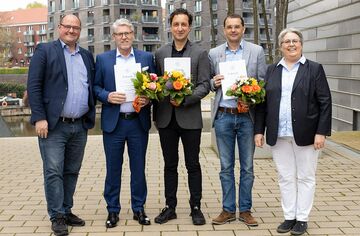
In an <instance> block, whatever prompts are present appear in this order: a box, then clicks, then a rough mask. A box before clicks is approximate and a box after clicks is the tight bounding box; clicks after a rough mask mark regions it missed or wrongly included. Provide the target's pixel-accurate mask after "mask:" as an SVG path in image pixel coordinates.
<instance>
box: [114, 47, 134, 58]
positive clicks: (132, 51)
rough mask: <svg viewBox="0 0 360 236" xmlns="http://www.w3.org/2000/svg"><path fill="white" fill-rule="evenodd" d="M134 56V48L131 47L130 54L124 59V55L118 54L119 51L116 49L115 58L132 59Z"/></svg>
mask: <svg viewBox="0 0 360 236" xmlns="http://www.w3.org/2000/svg"><path fill="white" fill-rule="evenodd" d="M132 56H134V48H133V47H131V51H130V54H129V56H127V57H125V56H124V55H122V54H121V53H120V52H119V49H118V48H116V57H122V58H128V57H132Z"/></svg>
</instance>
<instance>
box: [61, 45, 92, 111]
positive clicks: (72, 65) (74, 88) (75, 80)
mask: <svg viewBox="0 0 360 236" xmlns="http://www.w3.org/2000/svg"><path fill="white" fill-rule="evenodd" d="M60 42H61V45H62V48H63V52H64V56H65V63H66V71H67V78H68V87H67V96H66V100H65V104H64V107H63V110H62V112H61V116H62V117H67V118H80V117H82V116H83V115H85V114H86V113H87V112H88V111H89V105H88V101H89V83H88V74H87V70H86V66H85V64H84V61H83V59H82V57H81V54H80V53H79V45H76V49H75V51H74V52H70V50H69V47H68V46H67V45H66V44H65V43H64V42H62V41H61V40H60Z"/></svg>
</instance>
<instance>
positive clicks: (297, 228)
mask: <svg viewBox="0 0 360 236" xmlns="http://www.w3.org/2000/svg"><path fill="white" fill-rule="evenodd" d="M306 229H307V222H305V221H296V224H295V225H294V227H293V228H292V230H291V231H290V234H291V235H302V234H303V233H305V231H306Z"/></svg>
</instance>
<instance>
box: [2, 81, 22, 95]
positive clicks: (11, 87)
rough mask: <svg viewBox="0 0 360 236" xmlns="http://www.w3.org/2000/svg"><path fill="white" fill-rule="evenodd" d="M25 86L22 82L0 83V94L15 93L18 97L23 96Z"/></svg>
mask: <svg viewBox="0 0 360 236" xmlns="http://www.w3.org/2000/svg"><path fill="white" fill-rule="evenodd" d="M25 90H26V86H25V85H24V84H14V83H0V96H6V95H7V94H8V93H16V96H17V97H18V98H22V97H23V96H24V92H25Z"/></svg>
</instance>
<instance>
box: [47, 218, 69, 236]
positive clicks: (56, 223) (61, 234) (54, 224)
mask: <svg viewBox="0 0 360 236" xmlns="http://www.w3.org/2000/svg"><path fill="white" fill-rule="evenodd" d="M51 229H52V231H54V235H56V236H65V235H69V231H68V226H67V225H66V223H65V217H64V215H63V214H57V215H56V216H55V218H54V219H52V220H51Z"/></svg>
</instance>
